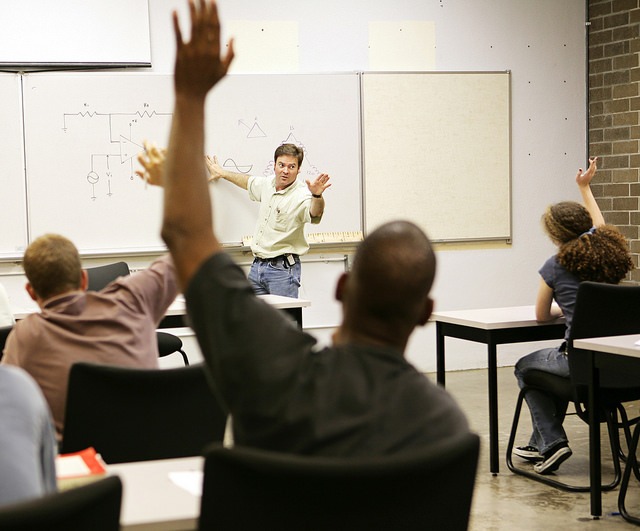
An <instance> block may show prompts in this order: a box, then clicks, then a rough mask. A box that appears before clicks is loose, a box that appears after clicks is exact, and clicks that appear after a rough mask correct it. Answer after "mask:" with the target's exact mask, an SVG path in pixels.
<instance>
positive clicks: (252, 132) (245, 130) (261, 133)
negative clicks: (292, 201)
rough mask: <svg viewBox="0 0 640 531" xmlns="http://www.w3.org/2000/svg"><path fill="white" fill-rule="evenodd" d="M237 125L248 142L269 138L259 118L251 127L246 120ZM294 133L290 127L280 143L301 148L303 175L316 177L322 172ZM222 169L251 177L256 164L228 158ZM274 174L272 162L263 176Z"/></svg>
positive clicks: (238, 122) (263, 172)
mask: <svg viewBox="0 0 640 531" xmlns="http://www.w3.org/2000/svg"><path fill="white" fill-rule="evenodd" d="M237 125H238V127H240V128H241V134H242V136H243V137H244V138H245V139H246V140H247V142H250V141H251V140H255V139H264V138H268V135H267V133H266V132H265V130H266V128H264V127H263V126H261V125H260V124H259V123H258V119H257V118H255V119H254V121H253V124H252V125H249V123H248V122H247V121H246V120H244V119H238V120H237ZM293 131H294V127H293V126H291V125H290V126H289V131H288V133H287V136H286V137H285V138H284V139H283V140H281V141H280V144H295V145H296V146H298V147H299V148H302V150H303V152H304V161H303V164H302V171H301V173H302V175H305V176H307V177H316V176H317V175H319V174H320V173H321V172H320V170H319V169H318V168H317V166H315V164H313V163H312V162H311V161H310V160H309V153H308V150H307V147H306V146H305V144H304V143H303V142H301V141H300V140H299V139H298V138H297V137H296V136H295V134H294V133H293ZM222 167H223V168H226V169H228V170H231V171H235V172H238V173H244V174H245V175H251V172H252V170H253V168H254V164H253V163H242V162H239V161H237V160H236V159H234V158H227V159H225V161H224V162H223V163H222ZM273 174H274V161H273V160H270V161H269V163H268V164H267V166H266V167H265V168H264V169H263V170H262V175H264V176H270V175H273Z"/></svg>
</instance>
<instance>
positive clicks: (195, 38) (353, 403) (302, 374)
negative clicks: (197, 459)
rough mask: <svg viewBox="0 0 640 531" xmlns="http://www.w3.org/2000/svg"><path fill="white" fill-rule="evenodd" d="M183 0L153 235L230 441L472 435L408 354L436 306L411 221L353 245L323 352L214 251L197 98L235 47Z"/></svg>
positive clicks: (350, 451) (312, 448)
mask: <svg viewBox="0 0 640 531" xmlns="http://www.w3.org/2000/svg"><path fill="white" fill-rule="evenodd" d="M190 6H191V17H192V22H191V41H190V42H184V41H183V40H182V35H181V32H180V29H179V25H178V21H177V16H176V15H174V28H175V32H176V37H177V44H178V46H177V58H176V68H175V90H176V98H175V111H174V114H173V124H172V129H171V136H170V142H169V148H168V153H167V159H166V166H165V171H164V172H163V173H161V174H159V175H156V177H158V178H160V179H161V180H162V184H163V185H164V188H165V203H164V223H163V229H162V236H163V238H164V240H165V242H166V243H167V245H168V247H169V250H170V252H171V254H172V256H173V257H174V261H175V264H176V270H177V274H178V278H179V280H180V283H181V285H182V286H183V287H184V288H185V289H184V292H185V298H186V301H187V311H188V313H189V317H190V319H191V321H192V326H193V328H194V330H195V333H196V336H197V338H198V341H199V343H200V346H201V349H202V352H203V354H204V358H205V361H206V364H207V366H208V368H209V371H210V376H211V381H212V384H213V386H214V389H215V390H216V391H217V393H218V394H219V397H220V398H221V402H222V403H223V404H224V405H225V406H226V407H227V408H228V410H229V412H230V414H231V416H232V419H233V435H234V442H235V443H237V444H241V445H246V446H253V447H258V448H263V449H270V450H275V451H282V452H292V453H296V454H305V455H325V456H341V457H346V456H382V455H389V454H396V453H399V452H403V451H410V450H415V449H418V448H424V447H425V446H428V445H430V444H432V443H434V442H436V441H440V440H442V439H446V438H448V437H454V436H457V435H459V434H460V433H466V432H468V430H469V427H468V424H467V420H466V418H465V416H464V414H463V413H462V411H461V410H460V408H459V407H458V405H457V404H456V403H455V401H454V400H453V398H452V397H451V396H450V395H449V394H448V393H447V391H446V390H444V389H443V388H441V387H438V386H437V385H435V384H434V383H432V382H431V381H430V380H429V379H428V378H427V377H426V376H424V375H423V374H421V373H420V372H418V371H417V370H416V369H415V367H413V366H412V365H411V364H410V363H409V362H408V361H407V360H406V359H405V357H404V351H405V348H406V345H407V341H408V339H409V337H410V335H411V333H412V332H413V330H414V329H415V327H416V326H421V325H424V324H425V323H426V322H427V320H428V318H429V315H430V314H431V311H432V308H433V301H432V299H431V298H430V297H429V292H430V289H431V285H432V282H433V279H434V275H435V267H436V259H435V255H434V252H433V249H432V247H431V244H430V242H429V240H428V238H427V237H426V236H425V234H424V233H423V232H422V231H421V230H420V229H419V228H418V227H416V226H415V225H413V224H411V223H408V222H401V221H398V222H393V223H388V224H386V225H384V226H382V227H380V228H379V229H378V230H376V231H374V232H373V233H372V234H370V235H369V236H368V237H367V238H366V239H365V240H364V241H363V242H362V244H361V245H360V248H359V249H358V253H357V255H356V258H355V261H354V263H353V269H352V271H351V272H350V273H348V274H346V273H345V274H344V275H343V276H342V277H341V278H340V280H339V281H338V285H337V287H336V297H337V299H338V300H339V301H340V302H341V303H342V306H343V310H344V319H343V322H342V324H341V325H340V327H339V329H338V330H337V332H336V333H335V335H334V337H333V346H331V347H328V348H324V349H319V348H317V347H316V341H315V339H314V338H313V337H312V336H310V335H309V334H306V333H304V332H303V331H302V330H300V329H299V328H297V327H295V326H292V324H291V322H290V321H289V320H288V319H286V318H285V317H283V316H282V315H281V314H280V313H279V312H278V311H277V310H275V309H273V308H270V307H269V306H268V305H267V304H265V303H264V302H263V301H261V300H259V299H258V298H257V297H256V295H255V293H254V292H253V290H252V289H251V285H250V284H249V282H248V280H247V278H246V277H245V275H244V273H243V271H242V270H241V269H240V268H239V267H238V266H237V265H236V264H235V263H234V262H233V260H232V259H231V258H230V257H229V256H228V255H227V254H226V253H225V252H224V251H223V249H222V246H221V244H220V242H219V241H218V239H217V237H216V235H215V232H214V229H213V226H212V212H211V208H212V206H211V200H210V196H209V190H208V184H207V170H206V168H205V162H204V103H205V98H206V95H207V93H208V92H209V90H210V89H211V88H212V87H213V85H215V84H216V82H218V81H219V80H220V79H221V78H223V77H224V75H225V73H226V71H227V68H228V67H229V64H230V62H231V58H232V57H233V46H232V44H231V43H230V44H229V51H228V52H227V54H226V56H225V57H223V58H221V57H220V27H219V24H218V18H217V10H216V6H215V3H213V2H204V1H202V2H200V3H199V7H198V8H196V7H195V4H194V2H190ZM143 176H144V178H145V179H147V180H151V179H152V175H150V174H147V173H145V174H144V175H143ZM153 183H154V184H160V183H159V182H157V181H154V182H153Z"/></svg>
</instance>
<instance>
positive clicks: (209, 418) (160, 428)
mask: <svg viewBox="0 0 640 531" xmlns="http://www.w3.org/2000/svg"><path fill="white" fill-rule="evenodd" d="M225 424H226V413H225V412H223V410H222V409H221V407H220V406H219V404H218V402H217V400H216V398H215V396H214V394H213V392H212V390H211V388H210V387H209V382H208V381H207V376H206V373H205V368H204V366H203V365H193V366H190V367H180V368H177V369H133V368H125V367H113V366H106V365H98V364H92V363H76V364H74V365H73V366H72V367H71V372H70V374H69V386H68V393H67V406H66V412H65V425H64V433H63V439H62V449H61V452H62V453H70V452H77V451H79V450H82V449H84V448H87V447H89V446H93V447H94V448H95V449H96V451H97V452H98V453H100V454H101V455H102V457H103V459H104V460H105V461H106V462H107V463H109V464H111V463H121V462H129V461H147V460H151V459H168V458H174V457H187V456H194V455H202V452H203V450H204V448H205V447H206V446H207V445H209V444H211V443H213V442H217V441H222V439H223V437H224V430H225Z"/></svg>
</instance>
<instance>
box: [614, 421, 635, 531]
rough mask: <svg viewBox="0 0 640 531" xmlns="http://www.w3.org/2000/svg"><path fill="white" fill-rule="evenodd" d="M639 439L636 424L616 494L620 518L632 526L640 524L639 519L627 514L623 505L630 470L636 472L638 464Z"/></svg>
mask: <svg viewBox="0 0 640 531" xmlns="http://www.w3.org/2000/svg"><path fill="white" fill-rule="evenodd" d="M639 437H640V424H636V427H635V429H634V430H633V438H632V439H631V442H630V443H629V450H628V456H627V464H626V466H625V467H624V475H623V476H622V483H621V484H620V492H619V494H618V510H619V511H620V514H621V515H622V518H624V519H625V520H627V521H628V522H632V523H634V524H640V518H639V517H636V516H632V515H631V514H629V512H628V511H627V507H626V505H625V501H626V497H627V489H628V487H629V479H630V478H631V470H632V469H633V470H634V471H635V470H637V465H638V463H637V459H636V451H637V449H638V438H639Z"/></svg>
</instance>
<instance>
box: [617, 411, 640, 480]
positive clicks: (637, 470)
mask: <svg viewBox="0 0 640 531" xmlns="http://www.w3.org/2000/svg"><path fill="white" fill-rule="evenodd" d="M616 409H617V411H618V413H619V414H620V422H619V423H618V428H622V429H623V431H624V438H625V442H626V443H627V452H629V449H630V448H631V440H632V436H631V429H630V426H633V425H634V424H635V425H636V426H638V422H639V420H640V419H638V418H636V419H634V420H632V421H631V422H629V417H628V415H627V410H626V409H625V408H624V405H623V404H618V406H617V408H616ZM616 433H617V430H616ZM618 440H619V438H618ZM620 455H621V460H622V462H626V461H627V456H626V455H624V452H623V451H622V448H621V449H620ZM633 475H634V476H635V477H636V479H637V480H638V481H640V467H638V460H637V459H635V460H634V465H633Z"/></svg>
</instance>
